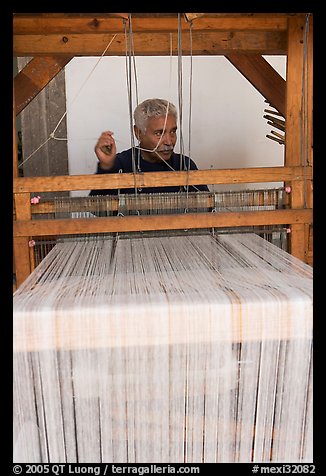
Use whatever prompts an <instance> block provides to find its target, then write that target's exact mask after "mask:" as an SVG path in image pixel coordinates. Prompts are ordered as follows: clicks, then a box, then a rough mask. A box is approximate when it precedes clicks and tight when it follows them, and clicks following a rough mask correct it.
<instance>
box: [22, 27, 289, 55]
mask: <svg viewBox="0 0 326 476" xmlns="http://www.w3.org/2000/svg"><path fill="white" fill-rule="evenodd" d="M171 35H172V45H173V54H177V45H178V34H177V33H172V34H171V33H169V32H166V33H162V32H161V33H154V32H153V33H148V32H146V33H135V32H134V34H133V41H134V51H135V55H140V56H142V55H145V56H146V55H149V56H155V55H158V56H169V54H170V38H171ZM112 36H113V35H112V34H111V33H110V34H109V33H107V34H105V33H101V34H99V33H92V34H91V33H89V34H85V33H84V34H83V33H80V34H67V35H61V34H47V35H15V36H14V44H13V51H14V55H15V56H39V55H46V56H56V55H73V56H98V55H101V54H102V53H103V51H104V50H105V48H106V47H107V45H108V44H109V42H110V41H111V39H112ZM231 51H238V52H246V53H256V54H261V55H263V54H272V55H274V54H276V55H284V54H286V52H287V34H286V31H281V32H278V31H235V32H234V31H215V32H213V31H209V30H208V31H206V32H198V31H194V32H193V34H192V52H193V54H194V55H225V54H227V53H228V52H231ZM105 54H106V55H107V56H125V54H126V46H125V36H124V34H123V33H121V34H118V35H117V36H116V38H115V39H114V41H113V42H112V44H111V46H110V48H108V50H107V51H106V53H105ZM182 54H183V55H189V54H190V36H189V35H183V37H182Z"/></svg>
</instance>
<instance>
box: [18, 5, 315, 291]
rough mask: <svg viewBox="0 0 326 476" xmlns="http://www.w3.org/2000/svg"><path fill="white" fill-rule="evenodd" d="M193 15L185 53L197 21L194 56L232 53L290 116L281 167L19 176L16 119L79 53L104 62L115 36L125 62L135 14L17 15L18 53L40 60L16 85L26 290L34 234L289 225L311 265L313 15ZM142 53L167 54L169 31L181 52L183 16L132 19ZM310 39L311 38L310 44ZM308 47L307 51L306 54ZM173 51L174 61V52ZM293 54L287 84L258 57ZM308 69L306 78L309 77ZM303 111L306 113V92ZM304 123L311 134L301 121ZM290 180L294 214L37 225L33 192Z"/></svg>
mask: <svg viewBox="0 0 326 476" xmlns="http://www.w3.org/2000/svg"><path fill="white" fill-rule="evenodd" d="M201 15H202V14H198V17H197V14H186V15H185V19H184V22H182V31H183V32H184V33H185V34H184V40H183V43H184V45H183V54H184V55H186V54H189V53H190V48H189V35H187V32H188V31H189V25H190V23H189V21H187V19H188V20H189V19H191V20H192V22H193V23H192V28H193V30H192V31H193V33H192V36H193V40H192V54H193V55H198V54H201V55H208V54H210V55H225V56H226V58H227V59H228V60H229V61H231V62H232V64H233V65H234V66H235V67H237V69H239V71H240V72H241V73H242V74H243V75H244V76H245V77H246V78H247V79H248V80H249V81H250V82H251V83H252V84H253V85H254V86H255V87H256V88H257V89H258V90H259V91H260V92H261V93H262V94H263V95H264V96H265V97H266V98H267V99H268V101H269V102H270V104H271V105H272V106H273V107H275V108H276V109H277V110H278V111H280V112H281V113H282V115H284V117H286V138H285V164H284V167H261V168H260V167H258V168H240V169H221V170H198V171H191V172H189V173H187V172H173V173H172V172H168V173H162V172H151V173H146V174H144V173H142V174H135V175H134V174H109V175H79V176H51V177H25V178H23V177H18V163H17V143H16V120H15V119H16V115H17V114H19V112H20V111H21V110H22V109H23V108H24V107H25V106H26V105H27V104H29V102H30V101H31V100H32V99H33V98H34V97H35V96H36V95H37V94H38V93H39V92H40V91H41V90H42V89H43V88H44V87H45V86H46V84H47V83H48V82H49V81H50V80H51V79H52V78H53V77H54V76H55V75H56V74H57V73H58V72H59V71H60V70H61V69H62V68H63V67H64V66H65V65H66V64H67V63H68V62H69V61H70V59H71V58H72V57H73V56H83V55H85V56H87V55H101V54H102V52H103V50H104V48H105V47H106V45H107V44H108V41H109V39H110V38H112V36H113V34H115V33H117V34H118V36H117V39H116V40H115V41H113V43H112V45H111V47H110V48H109V50H108V51H107V53H106V54H107V55H114V56H117V55H123V56H124V55H125V45H124V24H125V22H127V21H128V14H124V13H113V14H106V13H101V14H65V13H54V14H15V15H14V55H15V56H18V57H19V56H33V60H32V61H31V62H30V63H29V64H28V65H26V66H25V68H24V69H23V70H22V71H21V72H20V73H19V74H18V75H17V76H16V77H15V78H14V101H15V103H14V109H13V124H14V127H13V130H14V133H13V158H14V160H13V174H14V207H15V221H14V227H13V229H14V256H15V267H16V280H17V285H18V286H19V285H20V284H21V283H22V282H23V280H24V279H25V278H26V277H27V276H28V275H29V274H30V273H31V271H32V270H33V259H32V254H33V252H32V250H31V248H29V240H30V237H31V236H34V237H35V236H44V235H61V234H79V233H97V232H115V231H121V232H122V231H140V230H159V229H192V228H208V227H235V226H252V225H273V224H286V225H289V226H290V227H291V240H290V252H291V254H293V255H294V256H297V257H298V258H300V259H301V260H303V261H305V262H308V263H311V262H312V247H311V236H312V95H313V92H312V53H313V49H312V48H313V45H312V37H313V36H312V15H309V18H308V22H309V28H308V35H307V37H306V39H305V38H304V34H305V22H306V19H307V14H305V13H302V14H301V13H300V14H299V13H298V14H285V13H280V14H275V13H272V14H268V13H267V14H266V13H264V14H262V13H257V14H256V13H254V14H252V13H250V14H243V13H242V14H224V13H223V14H219V13H214V14H213V13H210V14H204V16H201ZM132 16H133V37H134V48H135V54H137V55H166V54H167V53H166V52H167V51H169V42H170V33H172V35H173V38H174V41H173V43H174V45H177V32H178V21H177V14H132ZM305 40H307V41H305ZM305 45H306V46H307V50H306V51H305V49H304V47H305ZM173 54H177V51H176V46H175V50H174V52H173ZM268 54H283V55H287V80H286V82H285V81H284V80H282V78H281V77H280V76H279V75H278V74H277V73H276V72H275V70H274V69H273V68H272V67H271V66H269V64H268V63H267V62H266V61H265V60H264V58H263V57H262V56H261V55H268ZM303 72H304V74H303ZM303 92H304V96H305V97H304V99H305V106H304V107H303V102H302V98H303V94H302V93H303ZM304 121H306V124H307V125H306V128H304V129H303V126H302V123H303V122H304ZM273 181H275V182H279V181H281V182H283V181H284V182H285V183H286V184H287V185H290V186H291V189H292V191H291V195H290V208H289V209H286V210H271V211H243V212H225V213H224V212H223V213H202V214H191V213H189V214H182V215H172V216H171V215H160V216H126V217H105V218H94V219H92V220H88V219H83V218H80V219H53V220H32V207H31V202H30V194H31V193H33V192H59V191H72V190H89V189H102V188H115V189H117V188H127V187H134V186H137V187H146V186H155V185H161V186H164V185H186V184H189V185H192V184H199V183H201V184H206V183H210V184H227V183H255V182H273Z"/></svg>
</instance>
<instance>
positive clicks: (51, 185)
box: [13, 166, 312, 193]
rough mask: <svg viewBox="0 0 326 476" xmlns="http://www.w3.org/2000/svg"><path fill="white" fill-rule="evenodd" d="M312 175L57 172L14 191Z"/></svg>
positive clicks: (287, 170) (277, 171)
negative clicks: (88, 173)
mask: <svg viewBox="0 0 326 476" xmlns="http://www.w3.org/2000/svg"><path fill="white" fill-rule="evenodd" d="M311 178H312V170H311V167H305V168H303V167H299V166H298V167H250V168H246V169H243V168H242V169H217V170H211V169H209V170H190V171H188V172H184V171H175V172H172V171H171V172H146V173H140V174H133V173H124V174H94V175H60V176H59V175H57V176H51V177H18V178H16V179H14V186H13V190H14V193H21V192H36V191H37V192H53V191H56V192H64V191H71V190H89V189H94V190H100V189H106V188H112V189H122V188H133V187H137V188H145V187H155V186H156V187H158V186H160V187H165V186H173V185H199V184H208V185H210V184H225V183H231V184H235V183H259V182H280V181H295V180H300V181H302V180H303V179H305V180H308V179H311Z"/></svg>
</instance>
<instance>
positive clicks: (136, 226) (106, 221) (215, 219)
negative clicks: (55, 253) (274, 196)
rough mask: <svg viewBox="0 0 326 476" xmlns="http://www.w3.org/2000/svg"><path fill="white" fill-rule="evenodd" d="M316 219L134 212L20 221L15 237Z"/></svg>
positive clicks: (301, 213) (306, 214)
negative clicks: (103, 215)
mask: <svg viewBox="0 0 326 476" xmlns="http://www.w3.org/2000/svg"><path fill="white" fill-rule="evenodd" d="M311 222H312V210H311V209H308V208H306V209H301V210H295V211H294V210H264V211H245V212H230V211H228V212H216V213H212V212H210V213H182V214H175V215H137V216H135V215H131V216H123V217H122V216H121V217H120V216H119V217H118V216H113V217H102V218H92V219H89V218H73V219H69V218H62V219H53V220H19V221H16V222H15V223H14V236H15V237H24V236H44V235H49V234H50V235H67V234H92V233H111V232H126V231H151V230H185V229H195V228H196V229H197V228H212V227H214V228H215V227H216V228H226V227H238V226H256V225H257V226H258V225H266V224H268V225H282V224H284V225H285V224H289V223H291V224H303V223H311Z"/></svg>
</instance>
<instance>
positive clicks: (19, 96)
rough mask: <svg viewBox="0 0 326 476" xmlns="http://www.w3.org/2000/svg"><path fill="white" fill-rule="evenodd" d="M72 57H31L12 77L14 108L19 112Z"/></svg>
mask: <svg viewBox="0 0 326 476" xmlns="http://www.w3.org/2000/svg"><path fill="white" fill-rule="evenodd" d="M72 58H73V56H71V55H69V56H68V55H63V56H61V55H60V56H43V57H37V58H33V59H32V60H31V61H30V62H29V63H28V64H27V65H26V66H25V67H24V68H23V69H22V70H21V71H20V72H19V73H18V74H17V75H16V76H15V78H14V88H15V109H16V115H17V114H19V113H20V112H21V111H22V110H23V109H24V108H25V107H26V106H27V105H28V104H29V103H30V102H31V100H32V99H33V98H34V97H35V96H37V95H38V93H39V92H40V91H42V89H43V88H44V87H45V86H46V85H47V84H48V83H49V82H50V81H51V79H53V78H54V77H55V76H56V75H57V74H58V73H59V71H61V70H62V68H63V67H64V66H66V64H67V63H69V61H70V60H71V59H72Z"/></svg>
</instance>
